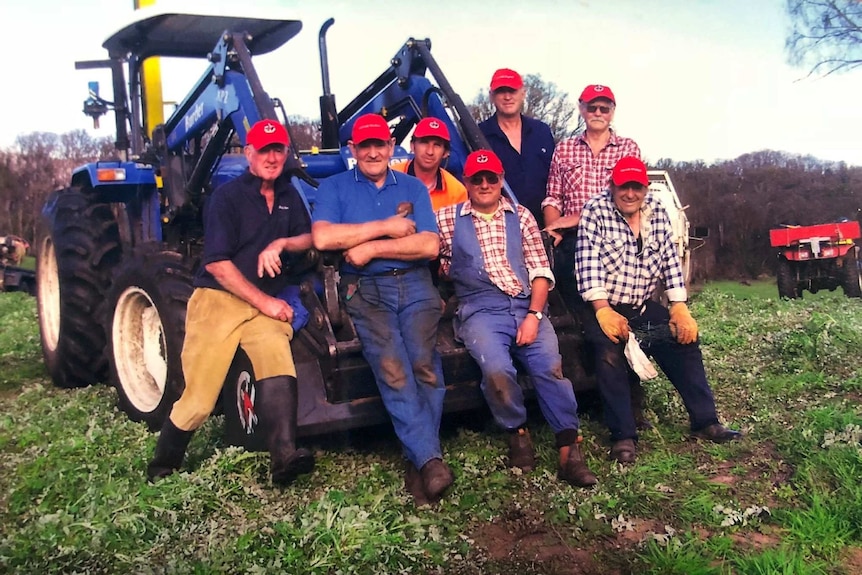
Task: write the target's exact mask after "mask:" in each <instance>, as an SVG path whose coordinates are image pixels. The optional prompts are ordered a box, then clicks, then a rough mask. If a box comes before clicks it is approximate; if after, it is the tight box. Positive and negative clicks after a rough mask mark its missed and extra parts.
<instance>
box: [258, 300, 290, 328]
mask: <svg viewBox="0 0 862 575" xmlns="http://www.w3.org/2000/svg"><path fill="white" fill-rule="evenodd" d="M260 311H261V312H263V313H264V314H265V315H268V316H269V317H271V318H272V319H277V320H278V321H286V322H288V323H290V322H292V321H293V308H292V307H290V305H289V304H288V303H287V302H286V301H284V300H283V299H278V298H277V297H267V299H266V300H265V301H264V303H263V305H262V306H261V307H260Z"/></svg>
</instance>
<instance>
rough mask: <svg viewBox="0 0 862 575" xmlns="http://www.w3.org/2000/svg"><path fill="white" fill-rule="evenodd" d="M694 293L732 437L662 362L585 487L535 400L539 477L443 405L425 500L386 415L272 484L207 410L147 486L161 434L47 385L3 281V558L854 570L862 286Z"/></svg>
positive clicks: (21, 310) (601, 442) (591, 438)
mask: <svg viewBox="0 0 862 575" xmlns="http://www.w3.org/2000/svg"><path fill="white" fill-rule="evenodd" d="M691 309H692V313H693V314H694V316H695V318H696V319H697V320H698V322H699V324H700V328H701V344H702V349H703V353H704V360H705V363H706V367H707V372H708V374H709V377H710V381H711V383H712V386H713V389H714V392H715V396H716V401H717V403H718V406H719V411H720V413H721V415H722V417H723V418H724V420H725V421H726V422H727V423H728V424H730V425H732V426H734V427H736V428H738V429H741V430H743V431H744V432H745V433H746V437H745V439H744V440H743V441H741V442H738V443H734V444H728V445H712V444H704V443H700V442H697V441H694V440H692V439H690V438H689V437H688V436H687V417H686V414H685V413H684V409H683V407H682V404H681V402H680V400H679V397H678V395H677V394H676V393H675V392H674V391H673V390H672V389H671V386H670V385H669V383H668V382H667V381H666V380H665V379H664V378H663V377H659V378H657V379H655V380H651V381H649V382H647V384H646V387H647V396H648V397H647V403H648V406H649V416H650V419H651V420H652V421H653V422H654V423H655V429H654V430H652V431H649V432H646V433H644V435H643V436H642V438H641V441H640V445H639V458H638V461H637V463H636V464H635V465H633V466H629V467H623V466H620V465H618V464H615V463H611V462H610V461H608V459H607V457H606V454H607V450H608V446H609V443H608V438H607V432H606V431H605V428H604V426H603V425H602V423H601V421H600V420H599V419H598V417H597V415H596V414H594V413H592V412H587V413H585V414H584V415H583V419H582V423H583V429H584V434H585V447H586V451H587V454H588V460H589V464H590V466H591V467H592V469H593V470H594V471H595V472H596V473H597V475H598V477H599V484H598V486H596V487H595V488H593V489H592V490H580V489H574V488H571V487H569V486H567V485H564V484H561V483H560V482H559V481H557V480H556V477H555V470H556V462H555V459H556V452H555V451H554V450H553V448H552V434H551V432H550V431H549V430H548V428H547V427H546V426H545V425H544V424H543V423H542V422H541V420H540V418H538V417H536V419H535V421H534V422H533V423H532V427H533V436H534V440H535V442H536V445H537V448H538V452H539V459H540V461H539V465H538V467H537V469H536V470H534V471H533V472H531V473H529V474H522V473H519V472H516V471H513V470H510V469H507V468H506V465H505V438H504V437H503V436H502V435H501V434H499V433H497V432H495V431H493V429H492V428H491V426H490V425H489V423H488V420H487V418H486V417H485V415H484V414H482V413H479V414H473V415H472V416H471V417H468V418H464V417H461V418H458V419H453V418H448V419H447V420H446V422H445V423H446V425H445V429H444V433H443V443H444V449H445V452H446V457H447V459H448V460H449V462H450V464H451V466H452V468H453V470H454V472H455V474H456V484H455V486H454V489H453V491H452V493H451V494H450V495H449V496H447V497H446V498H445V499H444V501H443V502H442V504H441V505H440V506H439V508H437V509H428V508H422V509H418V510H417V509H415V508H414V507H413V505H412V503H411V501H410V499H409V498H408V496H407V494H406V493H405V491H404V489H403V485H402V481H403V479H402V467H401V460H400V453H399V449H398V446H397V444H396V442H395V441H394V439H393V437H392V432H391V430H390V429H387V428H374V429H370V430H363V431H358V432H355V433H351V434H346V435H339V436H335V437H321V438H317V439H315V440H314V441H312V442H311V443H310V447H312V448H314V450H315V453H316V456H317V460H318V466H317V468H316V470H315V472H314V473H313V474H312V475H310V476H307V477H304V478H302V479H300V480H299V481H298V482H296V483H295V484H294V485H292V486H290V487H289V488H287V489H278V488H274V487H273V486H272V485H270V484H269V480H268V456H267V455H266V454H262V453H247V452H244V451H243V450H241V449H238V448H233V447H225V445H224V441H223V436H222V429H221V425H222V421H221V419H220V418H211V419H210V420H209V421H208V422H207V424H206V425H205V426H204V427H203V428H202V429H201V430H200V431H199V432H198V433H197V434H196V435H195V438H194V439H193V441H192V444H191V447H190V450H189V454H188V462H187V465H186V467H185V468H184V470H183V471H182V472H181V473H178V474H175V475H174V476H172V477H169V478H167V479H166V480H163V481H161V482H159V483H157V484H155V485H150V484H148V483H146V481H145V479H144V468H145V466H146V462H147V460H148V458H149V457H150V455H151V454H152V451H153V447H154V445H155V439H156V437H155V435H154V434H151V433H149V432H148V431H147V429H146V427H145V426H144V425H143V424H137V423H133V422H131V421H129V420H128V419H127V418H126V417H125V415H124V414H123V413H121V412H119V411H118V410H117V408H116V406H115V403H116V394H115V392H114V390H113V389H110V388H107V387H104V386H94V387H90V388H84V389H75V390H61V389H57V388H54V387H53V386H52V385H51V383H50V381H49V380H48V379H47V376H46V373H45V371H44V368H43V366H42V363H41V352H40V349H39V336H38V327H37V322H36V316H35V300H34V299H33V298H31V297H28V296H25V295H23V294H17V293H8V294H0V403H2V406H0V572H4V573H34V574H35V573H39V574H43V573H105V574H108V573H110V574H115V573H171V574H174V573H188V574H197V573H201V574H203V573H292V574H336V573H339V574H347V573H356V574H379V573H386V574H389V573H392V574H396V573H399V574H400V573H411V574H420V573H421V574H428V573H441V574H470V575H474V574H476V575H478V574H485V573H495V574H513V575H514V574H519V575H520V574H535V575H538V574H542V575H564V574H565V575H572V574H591V573H596V574H604V575H611V574H628V573H633V574H635V573H636V574H680V575H683V574H684V575H698V574H703V575H708V574H715V575H724V574H728V575H729V574H734V575H735V574H740V575H749V574H750V575H755V574H758V575H767V574H770V575H771V574H786V575H790V574H846V575H853V574H857V573H862V484H860V478H862V445H860V439H862V406H860V404H862V401H860V400H862V368H860V364H862V362H860V356H862V353H860V350H862V301H860V300H856V299H854V300H851V299H847V298H845V297H844V296H843V294H842V293H841V290H840V289H839V290H838V291H836V292H832V293H829V292H826V293H820V294H817V295H816V296H810V294H808V293H807V292H806V294H805V297H804V298H803V299H802V300H796V301H782V300H779V299H778V298H777V290H776V288H775V284H774V281H772V282H769V281H764V282H756V283H754V284H753V285H741V284H734V283H732V282H726V283H725V282H722V283H715V284H708V285H706V286H705V287H704V289H703V290H702V291H701V292H700V293H698V294H697V295H696V296H695V297H693V298H692V303H691ZM582 399H584V398H582ZM584 403H585V404H586V401H585V402H584Z"/></svg>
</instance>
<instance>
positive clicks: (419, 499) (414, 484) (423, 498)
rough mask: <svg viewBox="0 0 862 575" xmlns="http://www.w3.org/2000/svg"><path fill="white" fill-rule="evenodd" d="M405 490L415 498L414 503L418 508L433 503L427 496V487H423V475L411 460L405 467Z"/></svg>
mask: <svg viewBox="0 0 862 575" xmlns="http://www.w3.org/2000/svg"><path fill="white" fill-rule="evenodd" d="M404 489H406V490H407V493H409V494H410V495H412V496H413V503H414V504H415V505H416V507H422V506H423V505H428V504H430V503H431V501H430V500H429V499H428V495H426V494H425V486H424V485H422V475H421V474H420V473H419V470H418V469H416V466H415V465H413V462H412V461H410V460H409V459H408V460H407V461H406V462H405V465H404Z"/></svg>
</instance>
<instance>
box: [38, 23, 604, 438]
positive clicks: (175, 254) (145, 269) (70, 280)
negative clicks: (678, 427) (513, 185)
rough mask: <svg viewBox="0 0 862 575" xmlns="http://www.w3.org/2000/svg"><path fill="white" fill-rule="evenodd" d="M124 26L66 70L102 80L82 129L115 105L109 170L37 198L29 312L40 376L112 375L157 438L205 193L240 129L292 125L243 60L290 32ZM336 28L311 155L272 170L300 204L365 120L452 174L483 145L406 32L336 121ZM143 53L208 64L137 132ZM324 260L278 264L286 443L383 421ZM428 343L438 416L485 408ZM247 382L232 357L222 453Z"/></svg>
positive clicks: (103, 165)
mask: <svg viewBox="0 0 862 575" xmlns="http://www.w3.org/2000/svg"><path fill="white" fill-rule="evenodd" d="M135 16H136V18H135V20H134V21H133V22H132V23H130V24H129V25H128V26H125V27H123V28H121V29H120V30H119V31H118V32H116V33H115V34H113V35H112V36H111V37H110V38H108V39H107V40H106V41H105V43H104V47H105V48H106V49H107V51H108V54H109V58H108V59H107V60H100V61H88V62H79V63H77V67H78V68H79V69H91V68H109V69H110V70H111V72H112V83H113V98H112V101H106V100H104V99H102V98H100V97H99V96H98V90H97V87H96V86H93V87H92V88H91V93H90V98H89V99H88V100H87V101H86V102H85V104H84V112H85V113H87V114H89V115H91V116H92V117H93V118H94V119H97V118H98V117H99V116H100V115H102V114H104V113H106V112H108V111H113V112H114V116H115V121H116V146H115V147H116V150H117V154H118V159H117V160H115V161H102V162H97V163H93V164H88V165H85V166H81V167H80V168H78V169H77V170H75V172H74V174H73V175H72V179H71V182H70V185H69V187H67V188H64V189H61V190H57V191H55V192H53V193H52V194H51V195H50V197H49V198H48V200H47V201H46V203H45V205H44V208H43V217H44V218H43V219H44V224H45V226H44V229H45V233H44V235H43V237H42V238H40V241H39V246H38V247H39V257H38V264H37V278H38V279H37V283H38V309H39V324H40V330H41V339H42V349H43V355H44V359H45V363H46V365H47V368H48V370H49V372H50V374H51V377H52V379H53V381H54V383H55V384H56V385H57V386H60V387H65V388H69V387H77V386H85V385H90V384H94V383H97V382H109V383H110V384H111V385H113V386H115V387H116V389H117V392H118V397H119V406H120V408H121V409H122V410H123V411H125V412H126V413H127V414H128V415H129V416H130V417H131V418H132V419H133V420H136V421H144V422H146V423H147V424H148V425H149V426H150V427H151V428H153V429H157V428H160V427H161V424H162V422H163V421H164V418H165V417H167V415H168V413H169V411H170V408H171V405H172V404H173V402H174V401H175V400H176V399H177V398H178V397H179V395H180V393H181V391H182V389H183V385H184V383H183V373H182V369H181V364H180V351H181V349H182V344H183V337H184V328H185V309H186V303H187V301H188V298H189V296H190V295H191V292H192V277H193V275H194V273H195V271H196V266H197V265H198V260H199V256H200V253H201V249H202V242H203V226H202V208H203V206H204V204H205V202H206V201H207V198H208V196H209V194H210V193H211V192H212V190H213V189H214V188H215V187H216V186H218V185H219V184H220V183H222V182H224V181H227V180H228V179H230V178H233V177H235V176H237V175H238V174H240V173H241V172H242V171H243V170H244V169H245V159H244V157H243V155H242V153H241V151H242V146H243V144H244V143H245V138H246V133H247V131H248V130H249V128H250V126H251V125H253V124H254V123H255V122H256V121H258V120H260V119H264V118H269V119H274V120H277V121H280V122H282V123H283V124H284V125H285V126H286V127H287V129H288V132H290V131H291V126H290V124H289V122H288V116H287V114H286V112H285V110H284V109H283V107H282V105H281V102H280V101H279V100H278V99H276V98H273V97H272V96H270V95H269V94H268V93H267V92H266V91H265V90H264V88H263V85H262V83H261V80H260V78H259V77H258V74H257V72H256V70H255V67H254V64H253V62H252V58H253V56H257V55H260V54H265V53H268V52H271V51H273V50H275V49H277V48H279V47H280V46H282V45H283V44H284V43H285V42H287V41H288V40H290V39H291V38H292V37H294V36H295V35H296V34H297V33H299V32H300V30H301V27H302V25H301V23H300V22H299V21H296V20H282V19H266V18H249V17H228V16H215V15H207V14H185V13H176V12H164V11H158V10H149V9H147V10H141V11H138V12H136V13H135ZM332 23H333V21H332V20H329V21H328V22H326V23H325V24H324V26H323V27H322V28H321V30H320V34H319V42H320V52H321V54H320V55H321V73H322V77H323V91H324V94H323V96H322V97H321V98H320V108H321V143H322V145H321V146H320V148H319V149H314V150H313V151H301V150H297V149H296V148H295V147H294V146H293V144H291V148H290V149H289V154H288V155H289V158H288V161H287V165H286V167H285V169H286V171H287V172H288V173H289V174H290V175H291V177H292V179H293V182H294V184H295V185H296V186H297V188H298V189H300V190H301V191H302V192H303V193H304V195H305V198H306V200H307V204H308V207H309V209H310V210H313V205H314V195H315V190H316V187H317V185H318V182H319V181H320V180H322V179H324V178H327V177H329V176H331V175H333V174H336V173H339V172H342V171H344V170H347V169H349V168H350V167H351V166H352V158H351V157H350V153H349V151H348V148H347V146H346V143H347V140H348V138H349V135H350V132H351V128H352V123H353V121H354V120H355V119H356V118H357V117H359V116H361V115H362V114H365V113H368V112H375V113H380V114H382V115H383V116H384V117H385V118H386V119H387V120H388V121H389V124H390V126H391V128H392V132H393V135H394V137H395V138H396V142H398V143H403V141H404V140H406V139H407V138H408V137H409V135H410V133H411V131H412V129H413V127H414V126H415V124H416V123H417V122H418V121H419V120H420V119H421V118H422V117H425V116H434V117H436V118H439V119H441V120H443V121H444V122H445V123H446V125H447V127H448V129H449V132H450V134H451V135H452V153H451V158H450V160H449V168H450V171H452V172H453V173H456V174H457V173H460V171H461V167H462V166H463V161H464V158H465V157H466V155H467V154H468V153H469V152H470V151H472V150H474V149H480V148H485V147H487V144H486V142H485V140H484V137H483V136H482V134H481V132H480V131H479V129H478V127H477V125H476V123H475V121H474V120H473V118H472V117H471V116H470V114H469V112H468V110H467V108H466V106H465V105H464V103H463V102H462V100H461V98H460V97H459V96H458V94H457V93H455V92H454V90H453V89H452V87H451V86H450V85H449V83H448V81H447V80H446V78H445V76H444V75H443V73H442V71H441V70H440V69H439V67H438V66H437V63H436V62H435V60H434V58H433V57H432V56H431V52H430V41H429V40H427V39H426V40H416V39H412V38H411V39H409V40H408V41H407V42H406V43H405V44H404V45H403V46H402V47H401V49H400V50H399V51H398V52H397V53H396V54H395V56H394V57H393V58H392V59H391V61H390V63H389V66H388V68H386V70H385V71H384V72H383V73H382V74H380V76H378V77H377V79H375V80H374V81H373V82H372V83H371V84H370V85H369V86H368V87H367V88H366V89H364V90H363V91H362V93H361V94H359V95H358V96H357V97H356V98H354V99H353V101H351V102H350V103H349V104H347V105H346V106H345V107H344V108H343V109H342V110H341V111H337V110H336V106H335V98H334V96H333V95H332V94H331V93H330V92H329V79H328V64H327V59H326V43H325V34H326V31H327V29H328V28H329V26H331V24H332ZM153 57H160V58H163V57H181V58H196V59H199V60H201V61H202V62H205V70H204V72H203V75H202V76H201V77H200V79H199V80H198V81H197V82H196V83H195V84H194V86H193V87H192V88H191V90H190V92H189V94H188V96H187V97H186V98H185V99H184V100H183V101H182V102H180V103H179V104H178V105H177V107H176V110H175V111H174V112H173V114H172V115H171V116H170V117H169V118H168V119H167V120H166V121H164V123H162V124H159V125H157V126H154V127H151V128H150V127H148V126H147V125H146V117H147V112H148V110H147V106H148V105H152V104H150V103H149V102H148V101H147V98H146V96H145V94H146V91H145V90H144V89H143V87H144V86H145V83H146V78H145V76H146V72H145V70H146V67H145V64H146V61H147V59H148V58H153ZM148 134H151V135H150V136H148ZM292 140H293V138H292ZM294 141H295V140H294ZM397 150H398V151H397V154H396V155H398V156H400V157H403V158H407V157H408V154H407V152H406V151H405V150H404V147H403V144H402V145H401V146H399V147H398V148H397ZM337 263H338V254H320V253H316V252H314V251H313V250H312V251H309V253H308V254H307V255H306V257H304V258H301V259H300V261H297V262H294V268H293V269H292V270H290V271H291V273H295V274H297V275H298V277H302V282H301V297H302V300H303V303H304V305H305V307H306V308H307V309H308V310H309V312H310V321H309V323H308V325H307V326H306V327H305V328H304V329H302V330H300V331H299V332H298V333H297V336H296V338H295V340H294V345H293V349H294V355H295V361H296V365H297V370H298V377H297V378H298V380H299V382H300V397H299V400H300V406H299V418H298V425H299V434H300V435H314V434H319V433H324V432H331V431H335V430H344V429H350V428H353V427H358V426H365V425H370V424H376V423H382V422H385V421H387V416H386V413H385V410H384V409H383V407H382V404H381V402H380V401H379V396H378V392H377V389H376V386H375V384H374V380H373V376H372V373H371V370H370V368H369V367H368V365H367V363H366V362H365V360H364V358H363V357H362V353H361V346H360V343H359V340H358V338H357V336H356V332H355V330H354V328H353V325H352V322H351V320H350V318H349V317H348V316H347V314H346V312H345V310H344V309H343V307H342V305H341V302H339V299H338V296H337V281H338V274H337ZM550 311H551V313H550V314H549V315H551V316H552V321H553V322H554V323H555V325H556V327H557V331H558V335H559V336H560V343H561V349H562V351H563V356H564V361H565V364H566V365H565V366H564V369H565V370H566V371H567V373H568V375H569V376H570V377H572V380H573V381H576V382H586V381H587V380H586V378H585V377H584V374H583V368H582V366H581V362H580V351H579V350H580V346H581V341H582V340H581V334H580V331H579V329H578V326H577V325H576V322H575V321H574V318H573V317H572V315H571V314H569V313H568V312H566V310H565V307H564V306H563V305H562V302H561V301H559V300H552V302H551V310H550ZM438 348H439V350H440V352H441V354H442V357H443V362H444V371H445V376H446V383H447V386H448V392H447V404H446V409H447V410H448V411H456V410H463V409H468V408H473V407H477V406H480V405H482V401H483V399H482V397H481V394H480V393H479V391H478V382H479V371H478V368H477V366H476V365H475V364H474V363H473V361H472V359H471V358H470V357H469V354H468V353H467V352H466V350H465V349H464V347H463V346H462V345H461V344H460V343H458V342H457V341H456V340H455V338H454V336H453V333H452V326H451V320H450V319H444V321H442V322H441V325H440V328H439V333H438ZM254 382H255V379H254V373H253V370H252V366H251V363H250V361H249V360H248V358H247V357H246V356H245V354H244V353H243V352H242V350H239V351H238V353H237V355H236V357H235V358H234V361H233V366H232V369H231V371H230V373H229V374H228V377H227V380H226V382H225V386H224V391H223V395H222V401H221V402H220V406H219V409H222V410H223V411H224V412H225V415H226V420H227V425H228V440H229V442H231V443H234V444H239V445H245V446H246V447H251V448H255V447H256V446H257V444H256V440H255V437H256V436H259V435H261V434H258V433H255V430H254V429H251V428H250V427H249V422H248V421H247V420H245V419H244V417H243V414H244V402H247V401H248V400H249V398H250V397H251V396H253V389H254ZM525 386H527V387H529V383H528V382H526V381H525Z"/></svg>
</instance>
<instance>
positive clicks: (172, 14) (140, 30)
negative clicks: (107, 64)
mask: <svg viewBox="0 0 862 575" xmlns="http://www.w3.org/2000/svg"><path fill="white" fill-rule="evenodd" d="M301 29H302V22H300V21H299V20H285V19H281V18H272V17H269V18H258V17H253V16H231V15H216V14H203V13H200V14H195V13H189V12H179V11H176V10H170V9H168V8H166V7H164V6H151V7H147V8H143V9H141V10H135V11H134V13H133V14H132V16H131V18H130V21H127V22H126V23H125V24H124V25H123V26H121V27H120V28H119V30H118V31H117V32H115V33H114V34H112V35H111V36H110V37H109V38H108V39H107V40H105V42H104V43H103V44H102V46H103V47H104V48H105V49H107V50H108V53H109V54H110V56H111V57H112V58H122V57H126V56H127V55H134V56H136V57H137V58H138V59H139V60H144V59H145V58H149V57H150V56H166V57H179V58H204V57H206V55H207V54H208V53H210V52H212V50H213V47H214V46H215V45H216V42H217V41H218V39H219V37H220V36H221V34H222V32H225V31H228V32H247V33H248V34H249V35H250V36H251V38H252V39H251V40H247V41H246V44H247V45H248V47H249V49H250V50H251V52H252V53H253V54H255V55H259V54H266V53H267V52H271V51H273V50H275V49H276V48H278V47H279V46H281V45H282V44H284V43H285V42H287V41H288V40H290V39H291V38H293V37H294V36H296V35H297V34H298V33H299V31H300V30H301Z"/></svg>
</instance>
